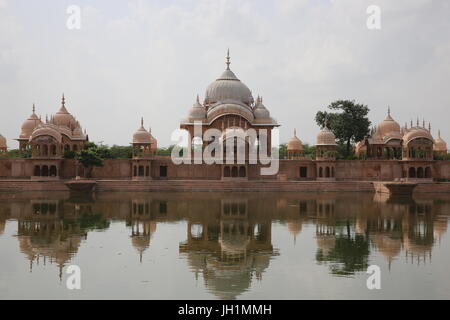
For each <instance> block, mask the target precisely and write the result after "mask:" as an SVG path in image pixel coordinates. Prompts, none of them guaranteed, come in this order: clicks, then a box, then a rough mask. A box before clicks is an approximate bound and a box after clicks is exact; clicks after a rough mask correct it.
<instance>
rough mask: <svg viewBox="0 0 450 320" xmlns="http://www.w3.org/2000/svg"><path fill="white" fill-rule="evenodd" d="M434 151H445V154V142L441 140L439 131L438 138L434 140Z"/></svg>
mask: <svg viewBox="0 0 450 320" xmlns="http://www.w3.org/2000/svg"><path fill="white" fill-rule="evenodd" d="M434 150H435V151H445V152H447V142H445V141H444V140H443V139H442V138H441V131H440V130H439V132H438V137H437V138H436V139H435V140H434Z"/></svg>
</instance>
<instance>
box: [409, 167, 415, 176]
mask: <svg viewBox="0 0 450 320" xmlns="http://www.w3.org/2000/svg"><path fill="white" fill-rule="evenodd" d="M408 177H409V178H415V177H416V168H414V167H411V168H409V171H408Z"/></svg>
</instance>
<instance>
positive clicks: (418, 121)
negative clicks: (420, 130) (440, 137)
mask: <svg viewBox="0 0 450 320" xmlns="http://www.w3.org/2000/svg"><path fill="white" fill-rule="evenodd" d="M417 126H419V117H417Z"/></svg>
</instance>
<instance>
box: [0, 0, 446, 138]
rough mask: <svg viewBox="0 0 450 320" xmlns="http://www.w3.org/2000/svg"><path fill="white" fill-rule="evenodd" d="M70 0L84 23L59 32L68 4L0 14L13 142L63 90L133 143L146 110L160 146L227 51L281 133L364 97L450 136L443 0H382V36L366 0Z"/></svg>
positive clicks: (77, 106)
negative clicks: (370, 24)
mask: <svg viewBox="0 0 450 320" xmlns="http://www.w3.org/2000/svg"><path fill="white" fill-rule="evenodd" d="M79 2H80V6H81V8H82V28H81V30H68V29H67V28H66V27H65V19H66V18H67V14H66V12H65V10H66V7H65V5H64V4H55V3H54V2H53V1H50V0H46V1H40V3H39V9H36V10H34V11H33V12H35V13H34V14H33V15H30V14H26V13H24V10H23V8H22V6H21V5H20V2H15V3H11V4H9V6H8V8H7V10H0V71H1V72H0V96H1V100H0V104H1V109H0V110H1V111H0V112H1V113H3V114H5V113H6V112H7V111H6V110H14V112H7V113H6V114H7V115H8V116H7V117H4V116H2V117H0V132H1V133H2V134H3V135H5V136H7V138H8V139H9V144H10V145H11V146H16V142H13V141H12V139H13V138H15V137H16V136H17V135H18V134H19V128H20V125H21V122H22V121H23V120H24V119H25V118H26V117H27V116H28V115H29V113H30V108H31V104H32V103H33V102H36V103H37V107H38V111H39V112H41V113H42V114H43V116H45V114H46V113H48V114H51V113H53V112H55V111H56V110H57V108H58V105H59V99H60V95H61V93H62V92H65V93H66V96H67V105H68V108H69V110H70V111H72V113H74V114H75V115H76V116H77V118H78V119H79V120H80V122H81V124H82V125H83V126H84V127H86V128H87V130H88V133H89V135H90V137H91V139H93V140H95V141H104V142H106V143H109V144H114V143H117V144H128V143H129V141H130V139H131V136H132V134H133V132H134V131H135V130H136V129H137V127H138V126H139V119H140V117H141V116H144V117H145V120H146V123H147V124H150V125H151V126H152V132H153V133H154V134H155V135H156V136H157V138H158V139H159V144H160V145H169V144H170V143H171V142H170V133H171V132H172V131H173V130H174V129H175V128H177V127H178V125H179V121H180V119H182V118H183V117H184V116H185V115H186V113H187V111H188V108H189V107H190V106H191V105H192V103H193V102H194V99H195V95H196V94H197V93H199V94H200V96H201V97H202V98H203V95H204V90H205V89H206V87H207V85H208V84H209V83H210V82H212V81H214V79H215V78H216V77H217V76H218V75H219V74H220V73H221V72H222V71H223V69H224V67H225V64H224V62H225V53H226V49H227V48H230V50H231V56H232V65H231V67H232V69H233V71H235V73H236V74H237V75H238V77H240V79H241V80H242V81H244V82H245V83H246V84H247V85H248V86H249V87H250V89H251V90H252V91H253V94H254V95H257V94H261V95H263V96H264V101H265V105H266V106H267V107H268V108H269V110H270V111H271V113H272V115H273V116H274V117H275V118H277V120H278V121H279V122H280V123H281V124H282V125H283V126H282V127H281V139H282V140H283V141H286V140H287V139H288V138H289V137H290V135H291V134H292V129H293V128H294V127H296V128H297V132H298V134H299V136H300V138H301V139H302V141H305V142H310V143H313V142H314V140H315V134H316V132H317V130H318V128H317V126H316V125H315V123H314V115H315V113H316V111H317V110H318V109H323V108H325V107H326V105H328V104H329V103H330V102H331V101H333V100H335V99H341V98H344V99H345V98H348V99H356V100H358V101H359V102H363V103H366V104H368V105H369V107H370V108H371V110H372V112H371V120H372V121H373V122H375V123H376V122H378V121H380V120H381V119H383V118H384V114H385V111H386V108H387V105H391V107H392V113H393V115H394V117H395V118H396V119H397V120H398V121H399V122H400V123H404V122H405V121H408V120H409V119H410V117H411V116H414V117H416V116H419V117H421V118H422V117H423V116H426V117H427V118H428V119H429V120H431V121H432V122H433V123H434V125H433V127H434V128H436V129H437V128H438V127H440V128H441V129H442V134H443V136H444V137H450V129H447V126H446V121H445V119H444V118H445V117H442V116H441V115H442V114H445V112H446V108H447V106H448V104H449V103H450V93H448V90H447V89H446V88H445V86H446V84H447V83H449V80H450V73H449V72H448V71H449V69H450V55H449V53H450V48H449V46H448V43H450V41H449V40H450V39H449V38H450V35H449V34H448V32H445V31H446V30H448V29H449V27H450V26H449V24H450V22H449V20H448V19H447V17H448V14H449V13H450V8H449V3H448V2H447V1H431V0H408V1H406V0H400V1H388V0H380V1H378V3H377V4H378V5H379V6H380V8H381V13H382V16H381V18H382V20H381V23H382V29H381V30H379V31H371V30H368V29H367V28H366V19H367V14H366V8H367V6H369V5H371V4H372V1H357V2H355V1H350V0H340V1H325V0H324V1H291V0H286V1H278V0H266V1H256V0H253V1H252V0H242V1H239V0H229V1H225V0H219V1H217V0H202V1H188V0H183V1H181V0H180V1H171V2H168V1H160V2H147V1H139V0H136V1H134V0H133V1H131V0H130V1H127V2H111V1H102V0H97V1H89V2H87V1H79ZM3 3H6V1H4V0H0V8H2V7H1V5H2V4H3ZM22 5H23V4H22ZM27 5H28V4H27ZM31 11H32V10H31ZM31 11H30V12H31ZM5 111H6V112H5Z"/></svg>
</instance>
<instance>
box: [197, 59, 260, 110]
mask: <svg viewBox="0 0 450 320" xmlns="http://www.w3.org/2000/svg"><path fill="white" fill-rule="evenodd" d="M227 100H234V101H238V102H242V103H244V104H246V105H248V106H249V105H251V104H253V97H252V93H251V91H250V89H249V88H248V87H247V86H246V85H245V84H244V83H242V82H241V81H240V80H239V79H238V78H237V77H236V75H235V74H234V73H233V71H231V70H230V56H229V53H228V55H227V69H226V70H225V71H224V72H223V73H222V75H221V76H220V77H219V78H218V79H217V80H216V81H214V82H213V83H211V84H210V85H209V86H208V88H207V89H206V94H205V104H208V105H211V104H215V103H217V102H220V101H222V102H223V101H227Z"/></svg>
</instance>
